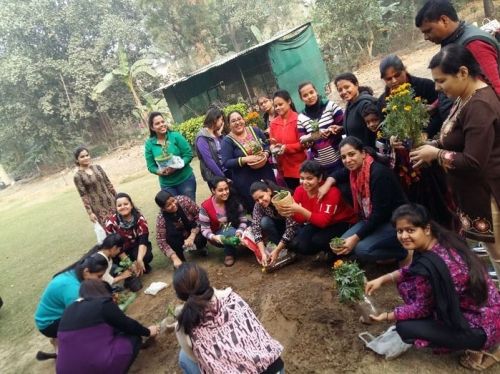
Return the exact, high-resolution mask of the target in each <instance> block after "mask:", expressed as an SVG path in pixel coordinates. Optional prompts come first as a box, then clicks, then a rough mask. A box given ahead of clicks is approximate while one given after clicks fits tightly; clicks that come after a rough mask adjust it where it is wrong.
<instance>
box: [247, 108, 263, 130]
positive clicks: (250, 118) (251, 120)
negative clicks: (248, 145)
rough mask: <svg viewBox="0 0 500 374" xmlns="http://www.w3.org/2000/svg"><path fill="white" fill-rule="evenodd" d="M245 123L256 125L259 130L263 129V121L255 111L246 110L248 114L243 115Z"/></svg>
mask: <svg viewBox="0 0 500 374" xmlns="http://www.w3.org/2000/svg"><path fill="white" fill-rule="evenodd" d="M245 123H246V124H247V126H256V127H258V128H259V129H261V130H264V127H265V125H264V121H263V120H262V118H261V117H260V115H259V113H257V112H254V111H252V112H248V114H247V115H246V116H245Z"/></svg>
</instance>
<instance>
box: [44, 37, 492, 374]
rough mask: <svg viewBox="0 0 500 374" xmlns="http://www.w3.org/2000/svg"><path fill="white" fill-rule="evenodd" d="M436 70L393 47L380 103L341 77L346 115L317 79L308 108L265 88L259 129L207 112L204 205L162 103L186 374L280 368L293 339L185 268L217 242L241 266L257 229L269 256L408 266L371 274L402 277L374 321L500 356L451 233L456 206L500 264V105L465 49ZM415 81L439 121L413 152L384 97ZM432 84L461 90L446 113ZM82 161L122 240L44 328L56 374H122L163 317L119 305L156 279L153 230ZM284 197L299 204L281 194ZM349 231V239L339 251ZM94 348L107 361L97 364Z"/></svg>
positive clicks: (47, 304)
mask: <svg viewBox="0 0 500 374" xmlns="http://www.w3.org/2000/svg"><path fill="white" fill-rule="evenodd" d="M429 68H430V69H431V71H432V75H433V78H434V82H432V81H430V80H426V79H424V78H418V77H413V76H412V75H410V74H409V73H408V72H407V71H406V68H405V67H404V65H403V63H402V62H401V60H400V59H399V58H398V57H397V56H388V57H387V58H385V59H384V60H383V61H382V63H381V66H380V72H381V77H382V79H384V81H385V82H386V85H387V88H386V91H385V92H384V93H383V94H382V96H381V97H380V98H379V99H376V98H374V97H373V92H372V91H371V90H370V89H369V88H367V87H362V86H360V85H359V82H358V80H357V79H356V77H355V76H354V75H353V74H351V73H345V74H340V75H339V76H337V77H336V78H335V80H334V82H335V85H336V87H337V90H338V92H339V94H340V97H341V98H342V99H343V100H344V101H345V102H346V104H347V105H346V108H345V110H342V109H341V108H340V107H339V106H338V105H337V104H335V103H334V102H333V101H330V100H326V99H323V98H321V96H320V95H319V94H318V92H317V90H316V88H315V86H314V85H313V84H312V83H311V82H304V83H302V84H300V85H299V86H298V92H299V95H300V97H301V99H302V100H303V102H304V104H305V109H304V110H303V111H302V112H301V113H297V111H296V109H295V106H294V104H293V102H292V99H291V97H290V94H289V93H288V92H287V91H284V90H280V91H277V92H276V93H275V94H274V95H273V97H272V98H267V97H261V98H259V100H258V104H259V107H260V108H261V110H262V111H263V112H265V113H264V119H265V122H266V123H267V124H268V126H267V128H266V129H264V130H261V129H259V128H257V127H252V126H247V125H246V123H245V119H244V116H243V115H242V113H239V112H237V111H233V112H231V113H228V115H227V116H224V114H223V112H222V111H221V110H220V109H218V108H216V107H211V108H209V109H208V111H207V114H206V118H205V121H204V126H203V129H202V130H200V132H199V133H198V134H197V136H196V139H195V143H194V148H195V151H196V154H197V155H198V158H199V161H200V169H201V175H202V177H203V179H204V180H205V181H206V182H207V183H208V186H209V188H210V191H211V196H210V197H208V198H207V199H205V200H204V201H203V202H202V203H201V204H199V205H198V204H197V203H196V181H195V178H194V175H193V170H192V168H191V166H190V162H191V159H192V150H191V146H190V145H189V144H188V143H187V141H186V140H185V139H184V138H183V137H182V136H181V135H180V134H179V133H177V132H175V131H171V130H170V129H169V127H168V126H167V125H166V123H165V120H164V118H163V116H162V115H161V113H156V112H154V113H151V115H150V117H149V129H150V135H151V136H150V138H149V139H148V140H147V141H146V145H145V158H146V162H147V167H148V170H149V171H150V172H151V173H153V174H156V175H158V177H159V181H160V186H161V191H160V192H158V193H157V195H156V196H155V202H156V204H157V205H158V207H159V214H158V216H157V219H156V238H157V243H158V247H159V248H160V250H161V251H162V252H163V253H164V254H165V255H167V256H168V257H169V258H170V259H171V261H172V263H173V265H174V267H175V268H176V271H175V274H174V283H173V284H174V288H175V291H176V293H177V296H178V297H179V299H180V300H182V301H184V302H185V303H184V305H183V307H182V309H181V310H180V311H179V312H178V313H177V326H176V333H177V337H178V340H179V343H180V345H181V347H182V350H181V353H180V358H179V360H180V366H181V368H182V369H183V371H184V372H185V373H198V372H222V371H225V372H231V370H230V369H231V368H233V369H234V371H235V372H236V371H238V372H241V371H244V372H252V373H253V372H255V373H276V372H283V368H284V364H283V361H282V360H281V358H280V356H281V352H282V349H283V347H282V346H281V345H280V344H279V343H278V342H277V341H275V340H274V339H272V337H271V336H269V334H268V333H267V332H266V331H265V329H264V327H263V326H262V325H261V324H260V322H259V321H258V319H257V318H256V317H255V315H254V314H253V312H252V311H251V309H250V307H249V306H248V305H247V304H246V303H245V302H244V301H243V300H242V299H241V298H240V297H239V296H238V295H237V294H236V293H235V292H234V291H232V290H231V289H225V290H217V289H214V288H213V287H211V286H210V282H209V280H208V276H207V273H206V272H205V271H204V270H203V269H202V268H200V267H199V266H197V265H196V264H194V263H186V252H187V251H189V252H194V253H197V254H200V255H203V256H206V255H207V254H208V253H207V250H206V245H207V243H211V244H212V245H214V246H218V247H221V248H223V250H224V255H225V257H224V264H225V265H226V266H232V265H233V264H234V262H235V256H236V254H237V252H238V251H239V250H240V248H239V247H238V246H237V245H235V244H234V243H231V242H229V241H227V240H226V239H227V238H228V237H238V238H240V239H241V243H243V244H245V243H247V242H246V241H245V240H244V238H248V235H249V234H250V236H251V237H252V239H253V242H254V244H255V248H254V249H253V250H254V251H255V252H256V253H255V255H256V258H257V259H258V261H259V262H260V263H261V264H262V265H263V266H269V265H272V264H274V263H276V261H277V260H278V259H280V258H283V256H287V255H289V254H293V253H298V254H302V255H317V254H319V253H321V252H323V253H324V255H325V256H326V257H327V258H328V261H329V263H331V262H330V261H331V260H333V259H335V258H338V257H343V256H348V257H349V258H355V259H357V260H359V261H360V262H361V263H367V262H372V263H386V262H395V263H397V264H398V267H399V269H398V270H396V271H394V272H392V273H389V274H387V275H384V276H382V277H380V278H377V279H375V280H371V281H369V282H368V283H367V285H366V292H367V294H372V293H373V292H375V291H376V290H377V289H378V288H379V287H380V286H382V285H383V284H386V283H389V282H394V283H396V284H397V287H398V290H399V292H400V294H401V296H402V299H403V301H404V305H402V306H399V307H396V308H395V309H394V310H393V311H388V312H383V313H381V314H379V315H373V316H372V319H373V320H374V321H379V322H383V321H395V322H396V328H397V332H398V334H399V336H400V337H401V339H402V340H403V341H405V342H407V343H412V344H414V345H415V346H417V347H426V346H429V347H433V348H439V349H448V350H466V353H465V354H464V355H463V356H462V357H461V359H460V363H461V364H462V365H464V366H466V367H469V368H475V369H484V368H487V367H488V366H491V365H493V364H494V363H495V362H497V361H499V360H500V350H499V348H498V347H499V343H500V295H499V293H498V290H497V288H495V285H494V284H493V282H492V280H491V279H490V277H489V276H488V273H487V271H486V270H485V268H484V267H483V265H482V263H481V261H480V260H478V258H477V257H476V256H475V254H474V253H472V252H471V250H470V249H469V247H468V246H467V244H466V242H465V241H464V240H463V237H462V238H461V237H459V235H458V233H456V232H453V231H452V230H450V229H454V228H456V224H457V221H456V220H454V218H455V217H457V216H458V217H459V218H460V223H461V233H462V234H464V235H465V237H466V238H468V239H474V240H480V241H483V242H485V243H486V244H485V245H486V247H487V250H488V253H489V256H490V259H491V261H492V263H493V265H494V267H495V270H496V271H497V273H499V269H500V267H499V266H500V265H499V264H500V249H499V247H500V223H499V222H500V221H499V219H500V216H499V213H498V203H499V202H500V195H498V194H499V191H500V185H499V183H500V179H499V177H498V176H500V153H499V152H500V105H499V104H500V103H499V99H498V97H497V96H496V94H495V93H494V91H493V90H492V88H491V87H490V86H488V85H487V84H486V83H485V82H484V81H483V80H482V79H481V71H480V69H479V68H478V66H477V62H476V61H475V60H474V58H473V57H472V55H471V54H470V52H468V51H467V50H466V49H465V48H463V47H461V46H458V45H450V46H447V47H445V48H443V49H442V50H441V51H440V52H439V53H438V54H436V55H435V56H434V57H433V59H432V60H431V62H430V65H429ZM403 83H409V84H410V85H411V87H412V90H413V92H414V94H415V95H416V96H420V97H421V98H423V99H425V100H426V101H427V104H428V110H429V111H430V113H431V116H430V118H431V120H430V123H429V127H428V128H427V129H426V134H425V135H423V136H425V137H426V138H428V141H427V142H426V144H425V145H423V146H420V147H418V148H416V149H412V150H407V149H404V148H402V147H401V145H400V143H399V142H398V139H383V138H381V137H380V136H378V133H379V130H380V127H381V126H383V116H384V115H383V111H382V109H383V108H384V106H385V105H386V104H385V97H386V96H387V95H388V94H390V92H391V90H393V89H395V88H397V87H398V86H399V85H401V84H403ZM436 89H437V90H438V91H443V92H444V93H445V94H446V95H448V96H449V97H450V98H451V99H453V100H455V104H454V106H453V107H452V108H451V111H450V113H449V115H448V116H447V117H445V116H444V114H443V111H442V110H441V109H442V108H440V103H439V100H437V94H436ZM225 124H227V127H226V128H228V132H227V133H224V129H225V126H224V125H225ZM441 125H442V128H441ZM433 136H434V137H435V139H431V138H432V137H433ZM168 159H170V161H172V162H171V163H169V162H170V161H169V162H167V164H166V165H167V166H165V164H164V163H162V162H164V161H165V160H168ZM174 159H175V160H174ZM75 160H76V163H77V166H78V171H77V173H76V174H75V185H76V186H77V189H78V191H79V193H80V195H81V197H82V200H83V203H84V206H85V208H86V210H87V213H88V214H89V218H90V219H91V220H92V221H93V222H96V223H98V224H100V225H101V226H102V227H103V228H104V230H105V231H106V233H107V234H108V236H107V237H106V239H105V241H104V242H103V243H102V244H101V245H99V246H97V247H95V248H93V249H92V253H91V254H88V255H87V256H85V257H84V258H82V260H80V261H79V262H77V263H76V264H74V265H72V266H71V267H69V268H68V269H65V270H64V271H62V272H60V273H58V274H56V275H55V277H54V278H53V280H52V281H51V282H50V284H49V286H48V287H47V289H46V290H45V292H44V294H43V295H42V299H41V301H40V304H39V306H38V309H37V312H36V316H35V321H36V324H37V327H38V329H39V330H40V331H41V332H42V334H44V335H46V336H48V337H50V338H53V339H55V338H56V337H57V338H58V343H59V353H58V354H59V356H58V362H57V368H58V372H61V373H64V372H69V371H70V367H71V366H74V365H75V363H77V365H78V367H79V368H82V370H83V371H82V372H84V371H85V370H89V368H90V366H89V365H91V364H92V365H94V364H95V365H97V366H96V367H99V370H101V369H102V370H104V369H103V368H106V370H108V371H109V370H112V371H113V370H114V371H113V372H124V371H126V370H127V368H128V367H129V365H130V364H131V362H132V361H133V359H134V357H135V356H136V355H137V352H138V348H139V347H140V341H141V339H140V336H155V335H156V334H158V328H157V326H150V327H149V328H146V327H144V326H142V325H141V324H139V323H137V322H136V321H133V320H131V319H129V318H128V317H126V316H125V315H124V314H123V313H122V312H121V311H120V310H119V309H118V308H116V306H115V305H114V304H113V303H112V302H111V285H113V284H114V283H116V282H118V281H120V280H123V279H125V280H126V282H127V280H129V281H130V279H132V278H139V277H141V276H142V274H144V273H148V272H150V271H151V265H150V262H151V260H152V256H153V255H152V246H151V242H150V241H149V229H148V224H147V221H146V219H145V217H144V216H143V215H142V214H141V213H140V211H139V210H138V208H137V207H136V206H135V205H134V203H133V201H132V199H131V197H130V196H129V195H127V194H125V193H116V191H115V189H114V188H113V186H112V184H111V183H110V181H109V179H108V177H107V176H106V174H105V173H104V171H103V170H102V168H101V167H99V166H95V165H92V164H91V160H90V155H89V152H88V149H86V148H84V147H81V148H79V149H77V150H76V152H75ZM178 160H181V161H178ZM402 165H403V166H405V169H404V170H406V172H408V171H409V173H410V175H411V174H412V173H411V172H412V171H414V172H419V173H420V175H421V176H422V177H421V178H418V179H414V180H411V178H410V180H409V179H408V178H407V177H408V176H407V175H406V176H405V175H403V174H401V173H400V170H401V169H402V168H399V167H400V166H402ZM398 168H399V169H398ZM445 172H446V173H445ZM280 184H281V185H280ZM283 190H285V191H290V192H291V195H292V196H293V201H292V202H291V203H290V204H287V205H279V204H276V205H275V204H273V202H272V198H273V196H275V195H276V194H277V193H279V192H282V191H283ZM249 214H250V215H251V220H250V219H249V218H248V215H249ZM443 226H444V227H443ZM335 237H339V238H341V239H343V244H342V245H341V246H340V247H339V248H337V250H336V251H335V252H332V250H331V249H330V245H329V243H330V241H331V239H332V238H335ZM495 239H496V240H495ZM270 243H273V244H274V245H273V246H269V244H270ZM269 248H270V250H268V249H269ZM126 257H128V258H129V259H130V260H131V262H133V266H132V267H131V269H130V270H128V271H125V272H123V273H121V274H115V273H113V270H112V263H113V262H114V263H115V264H119V263H120V262H122V261H124V259H125V258H126ZM99 278H103V279H104V280H106V283H103V282H101V281H98V279H99ZM125 286H129V287H132V285H131V282H129V284H128V285H127V283H125ZM77 299H78V301H76V302H75V300H77ZM117 331H120V332H121V333H120V334H117ZM221 334H222V335H221ZM221 336H223V337H227V339H225V338H221ZM234 336H238V337H241V339H233V338H230V337H234ZM75 337H78V338H79V339H80V338H81V339H82V340H81V341H82V342H88V341H89V339H91V340H92V341H99V342H100V341H102V342H104V341H113V342H114V343H113V344H116V350H114V351H113V352H114V353H113V355H114V356H113V357H111V356H110V355H112V354H111V353H109V352H108V350H107V349H103V351H100V350H98V344H95V345H94V346H91V345H90V346H89V347H87V345H88V344H84V345H85V347H79V345H72V344H71V342H72V341H73V340H74V339H75ZM110 339H111V340H110ZM82 352H84V353H82ZM87 354H88V355H89V356H88V357H90V356H92V357H96V359H95V360H90V361H89V360H88V359H87V360H85V357H87V356H86V355H87ZM221 368H224V369H223V370H222V369H221ZM92 369H93V370H94V367H92ZM95 370H97V372H100V371H99V370H98V369H95ZM95 370H94V371H95ZM73 371H74V370H73ZM104 371H105V370H104Z"/></svg>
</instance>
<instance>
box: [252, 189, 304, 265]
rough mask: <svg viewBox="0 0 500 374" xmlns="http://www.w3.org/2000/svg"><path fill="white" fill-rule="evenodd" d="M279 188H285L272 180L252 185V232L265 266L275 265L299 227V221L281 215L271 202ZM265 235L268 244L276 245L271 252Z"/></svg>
mask: <svg viewBox="0 0 500 374" xmlns="http://www.w3.org/2000/svg"><path fill="white" fill-rule="evenodd" d="M278 190H283V188H280V187H279V186H278V185H276V184H275V183H273V182H271V181H260V182H253V183H252V185H251V186H250V194H251V195H252V198H253V199H254V201H255V205H254V207H253V213H252V221H253V223H252V233H253V235H254V240H255V244H256V245H257V247H258V248H259V251H260V259H261V263H262V265H264V266H267V265H273V264H274V263H275V262H276V260H277V259H278V257H280V253H281V252H282V251H283V250H284V249H285V247H286V246H287V244H288V243H289V242H290V240H292V239H293V237H294V236H295V234H296V233H297V230H298V228H299V224H298V223H297V222H295V221H294V220H293V219H292V218H291V217H284V216H282V215H280V214H279V213H278V211H277V210H276V208H275V207H274V205H273V204H272V203H271V198H272V195H273V194H275V193H277V192H278ZM264 236H266V237H267V240H268V245H269V243H272V244H275V245H276V247H275V248H274V249H273V250H272V252H271V253H270V254H269V253H267V252H266V248H265V247H266V246H265V244H264Z"/></svg>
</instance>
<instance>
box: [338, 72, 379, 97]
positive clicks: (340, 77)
mask: <svg viewBox="0 0 500 374" xmlns="http://www.w3.org/2000/svg"><path fill="white" fill-rule="evenodd" d="M340 81H348V82H351V83H352V84H354V85H355V86H358V92H359V93H360V94H361V93H362V92H367V93H368V94H370V95H372V96H373V88H371V87H368V86H360V85H359V81H358V78H357V77H356V76H355V75H354V74H353V73H342V74H339V75H337V76H336V77H335V79H334V80H333V82H334V83H335V86H337V83H338V82H340Z"/></svg>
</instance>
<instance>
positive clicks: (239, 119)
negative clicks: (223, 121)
mask: <svg viewBox="0 0 500 374" xmlns="http://www.w3.org/2000/svg"><path fill="white" fill-rule="evenodd" d="M240 121H243V118H236V119H232V120H231V121H229V123H236V122H240Z"/></svg>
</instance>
